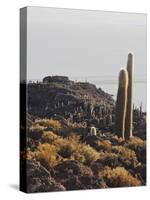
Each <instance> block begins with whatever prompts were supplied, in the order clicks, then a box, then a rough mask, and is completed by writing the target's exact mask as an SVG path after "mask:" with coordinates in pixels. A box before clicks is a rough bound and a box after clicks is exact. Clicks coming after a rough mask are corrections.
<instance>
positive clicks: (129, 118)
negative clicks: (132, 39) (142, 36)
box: [125, 53, 133, 139]
mask: <svg viewBox="0 0 150 200" xmlns="http://www.w3.org/2000/svg"><path fill="white" fill-rule="evenodd" d="M127 72H128V78H129V80H128V81H129V83H128V93H127V110H126V119H125V136H126V138H127V139H128V138H130V137H132V126H133V103H132V96H133V55H132V54H131V53H129V54H128V61H127Z"/></svg>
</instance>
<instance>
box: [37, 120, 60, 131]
mask: <svg viewBox="0 0 150 200" xmlns="http://www.w3.org/2000/svg"><path fill="white" fill-rule="evenodd" d="M35 123H36V124H39V125H40V126H44V127H47V128H54V129H56V130H58V129H60V128H61V124H60V122H59V121H58V120H53V119H37V120H35Z"/></svg>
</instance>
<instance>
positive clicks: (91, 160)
mask: <svg viewBox="0 0 150 200" xmlns="http://www.w3.org/2000/svg"><path fill="white" fill-rule="evenodd" d="M132 87H133V55H132V54H129V55H128V62H127V69H122V70H121V71H120V73H119V83H118V94H117V101H116V102H115V101H114V99H113V98H112V96H111V95H109V94H107V93H105V92H104V91H103V90H102V89H101V88H99V89H97V88H96V86H95V85H93V84H90V83H82V82H74V81H70V80H69V79H68V78H67V77H61V76H55V77H45V78H44V79H43V83H29V84H28V96H29V105H28V113H27V115H26V121H23V122H22V124H21V144H22V145H21V170H27V174H26V181H27V185H26V186H27V188H26V190H27V192H45V191H65V190H78V189H98V188H109V187H128V186H141V185H146V113H145V112H143V111H142V105H141V106H140V109H138V108H134V106H133V102H132V96H133V92H132Z"/></svg>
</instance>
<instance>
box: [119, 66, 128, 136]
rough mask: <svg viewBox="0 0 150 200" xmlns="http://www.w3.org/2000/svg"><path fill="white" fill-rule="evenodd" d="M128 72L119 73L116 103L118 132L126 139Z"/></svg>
mask: <svg viewBox="0 0 150 200" xmlns="http://www.w3.org/2000/svg"><path fill="white" fill-rule="evenodd" d="M127 88H128V72H127V70H124V69H122V70H121V71H120V73H119V87H118V93H117V101H116V132H117V134H118V137H122V138H123V139H124V133H125V117H126V107H127Z"/></svg>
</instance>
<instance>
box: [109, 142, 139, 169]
mask: <svg viewBox="0 0 150 200" xmlns="http://www.w3.org/2000/svg"><path fill="white" fill-rule="evenodd" d="M112 152H114V153H116V154H118V155H119V160H120V161H121V162H122V163H123V164H124V165H125V168H128V169H129V168H135V167H136V166H137V165H138V163H139V162H138V160H137V157H136V153H135V151H133V150H131V149H129V148H127V147H125V146H113V147H112Z"/></svg>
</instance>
